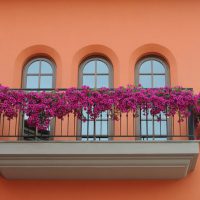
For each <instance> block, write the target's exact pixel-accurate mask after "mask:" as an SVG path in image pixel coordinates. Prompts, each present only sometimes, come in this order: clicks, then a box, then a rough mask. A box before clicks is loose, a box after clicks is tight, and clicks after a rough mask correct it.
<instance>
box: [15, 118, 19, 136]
mask: <svg viewBox="0 0 200 200" xmlns="http://www.w3.org/2000/svg"><path fill="white" fill-rule="evenodd" d="M17 119H18V115H17V116H16V118H15V137H16V136H17Z"/></svg>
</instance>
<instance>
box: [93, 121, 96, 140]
mask: <svg viewBox="0 0 200 200" xmlns="http://www.w3.org/2000/svg"><path fill="white" fill-rule="evenodd" d="M93 137H94V140H96V119H94V130H93Z"/></svg>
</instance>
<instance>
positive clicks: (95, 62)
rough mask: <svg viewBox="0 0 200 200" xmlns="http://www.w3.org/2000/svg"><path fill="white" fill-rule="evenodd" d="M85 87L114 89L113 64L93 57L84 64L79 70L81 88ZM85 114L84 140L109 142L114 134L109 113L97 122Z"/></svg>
mask: <svg viewBox="0 0 200 200" xmlns="http://www.w3.org/2000/svg"><path fill="white" fill-rule="evenodd" d="M83 85H84V86H89V87H90V88H95V89H98V88H101V87H107V88H112V87H113V69H112V65H111V63H110V62H109V61H108V60H106V59H104V58H101V57H92V58H89V59H86V60H85V61H84V62H82V63H81V65H80V70H79V86H80V87H81V86H83ZM83 114H84V116H85V117H86V119H87V121H86V122H80V123H79V127H80V131H79V134H80V135H81V137H82V140H96V139H97V140H108V134H111V132H112V122H111V121H110V119H109V117H108V113H107V112H103V113H102V114H101V115H100V117H99V118H98V119H97V120H95V121H92V120H90V119H89V116H87V114H86V113H85V112H84V111H83ZM94 127H95V128H94Z"/></svg>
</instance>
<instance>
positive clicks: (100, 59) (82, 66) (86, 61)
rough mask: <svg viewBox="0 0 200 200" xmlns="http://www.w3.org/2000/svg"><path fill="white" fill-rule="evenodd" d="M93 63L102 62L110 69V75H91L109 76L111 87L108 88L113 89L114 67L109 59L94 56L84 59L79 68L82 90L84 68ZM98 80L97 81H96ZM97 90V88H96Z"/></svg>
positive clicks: (79, 84) (79, 85)
mask: <svg viewBox="0 0 200 200" xmlns="http://www.w3.org/2000/svg"><path fill="white" fill-rule="evenodd" d="M91 61H101V62H104V63H105V64H106V66H107V67H108V73H94V74H93V73H91V74H90V75H94V76H95V77H97V76H98V75H108V76H109V87H108V88H113V83H114V78H113V67H112V64H111V62H110V60H109V59H107V58H104V57H101V56H93V57H90V58H86V59H84V60H83V61H82V62H81V63H80V66H79V73H78V87H79V88H81V87H82V86H83V84H82V83H83V75H84V73H83V70H84V67H85V66H86V65H87V64H88V63H89V62H91ZM95 80H96V79H95ZM95 89H96V87H95Z"/></svg>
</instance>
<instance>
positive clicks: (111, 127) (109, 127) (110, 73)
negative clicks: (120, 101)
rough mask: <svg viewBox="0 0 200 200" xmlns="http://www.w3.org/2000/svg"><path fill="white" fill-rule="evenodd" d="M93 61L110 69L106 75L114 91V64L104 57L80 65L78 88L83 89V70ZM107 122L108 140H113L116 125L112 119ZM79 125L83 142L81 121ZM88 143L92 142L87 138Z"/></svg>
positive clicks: (90, 59)
mask: <svg viewBox="0 0 200 200" xmlns="http://www.w3.org/2000/svg"><path fill="white" fill-rule="evenodd" d="M91 61H101V62H104V63H105V64H106V66H107V67H108V73H106V75H108V77H109V87H108V88H111V89H112V88H113V84H114V77H113V66H112V63H111V62H110V60H109V59H107V58H105V57H102V56H92V57H89V58H86V59H84V60H83V61H82V62H81V63H80V65H79V73H78V87H79V88H81V87H82V86H83V76H84V73H83V70H84V67H85V66H86V65H87V63H89V62H91ZM103 74H105V73H102V75H103ZM91 75H94V76H96V77H97V76H98V75H101V73H94V74H91ZM95 82H96V78H95ZM94 89H97V88H96V87H94ZM89 121H90V120H89ZM103 121H104V120H103ZM107 122H108V125H107V131H108V133H107V135H108V140H111V137H110V136H112V135H113V133H114V123H113V121H112V120H111V119H107ZM85 123H87V122H85ZM77 124H78V125H77V140H81V139H82V133H81V129H82V122H81V121H80V120H78V123H77ZM95 138H98V136H95ZM95 140H97V141H101V139H93V141H95ZM87 141H90V140H89V139H88V138H87Z"/></svg>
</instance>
